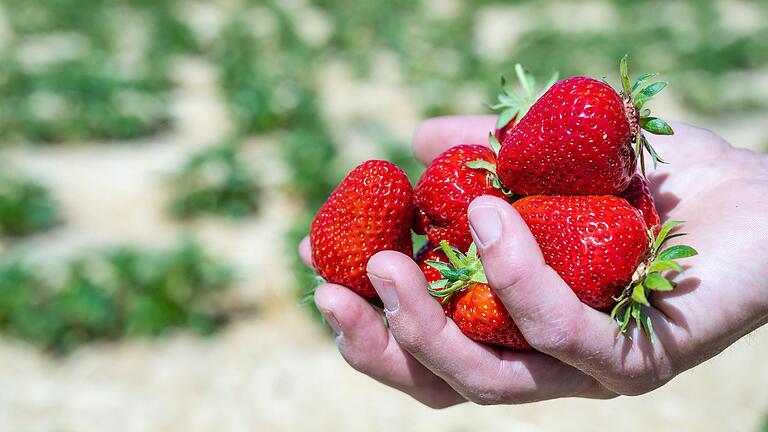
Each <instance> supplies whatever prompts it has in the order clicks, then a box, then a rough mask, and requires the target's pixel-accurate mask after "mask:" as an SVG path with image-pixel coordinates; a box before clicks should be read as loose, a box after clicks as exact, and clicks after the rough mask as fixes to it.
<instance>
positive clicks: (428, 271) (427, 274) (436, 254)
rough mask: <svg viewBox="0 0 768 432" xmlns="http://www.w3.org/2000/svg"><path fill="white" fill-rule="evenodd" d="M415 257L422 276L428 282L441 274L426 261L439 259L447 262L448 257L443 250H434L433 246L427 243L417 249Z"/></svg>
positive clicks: (438, 278) (434, 280) (435, 279)
mask: <svg viewBox="0 0 768 432" xmlns="http://www.w3.org/2000/svg"><path fill="white" fill-rule="evenodd" d="M415 259H416V263H417V264H418V265H419V268H421V271H422V272H423V273H424V278H425V279H426V280H427V282H428V283H432V282H436V281H439V280H440V279H442V278H443V275H441V274H440V271H438V270H437V269H436V268H434V267H432V266H431V265H429V264H428V263H427V261H439V262H444V263H447V262H448V258H446V256H445V254H444V253H443V252H441V251H440V250H435V247H434V246H432V245H430V244H429V243H427V244H425V245H424V246H423V247H422V248H421V249H419V251H418V252H417V253H416V258H415Z"/></svg>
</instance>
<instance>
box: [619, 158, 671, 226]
mask: <svg viewBox="0 0 768 432" xmlns="http://www.w3.org/2000/svg"><path fill="white" fill-rule="evenodd" d="M620 196H621V197H622V198H624V199H625V200H627V202H628V203H629V204H630V205H631V206H632V207H634V208H636V209H637V210H638V211H639V212H640V214H641V215H642V216H643V220H645V227H646V228H649V229H650V228H652V229H653V231H654V232H656V233H658V232H659V230H660V229H661V219H660V218H659V213H658V211H657V210H656V205H655V204H654V202H653V197H652V196H651V191H650V189H649V188H648V180H646V179H645V177H643V175H642V174H639V173H638V174H635V175H634V176H633V177H632V180H631V181H630V182H629V186H627V188H626V189H625V190H624V192H622V193H621V195H620Z"/></svg>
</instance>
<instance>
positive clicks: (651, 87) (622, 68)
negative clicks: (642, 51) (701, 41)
mask: <svg viewBox="0 0 768 432" xmlns="http://www.w3.org/2000/svg"><path fill="white" fill-rule="evenodd" d="M656 75H657V74H656V73H653V72H652V73H644V74H642V75H640V76H639V77H638V78H637V80H635V82H634V83H633V84H631V85H630V80H629V68H628V66H627V55H624V57H622V59H621V61H620V62H619V76H620V78H621V88H622V91H621V97H622V99H623V100H624V110H625V114H626V116H627V121H628V122H629V125H630V133H631V134H632V135H633V136H632V139H633V140H634V142H635V153H637V157H638V158H639V159H640V169H641V171H642V173H643V175H645V151H648V153H649V154H650V155H651V159H652V161H653V167H654V169H655V168H656V165H657V164H659V163H666V162H665V161H664V160H663V159H662V158H661V156H659V154H658V153H657V152H656V150H654V148H653V147H652V146H651V144H650V143H649V142H648V140H647V139H646V138H645V136H643V131H646V132H649V133H652V134H654V135H673V134H674V131H673V130H672V127H671V126H670V125H669V124H668V123H667V122H665V121H664V120H662V119H660V118H658V117H651V116H650V114H651V112H650V110H648V109H647V108H644V106H645V104H646V103H648V102H649V101H650V100H651V99H652V98H653V97H654V96H656V95H657V94H659V92H661V91H662V90H663V89H664V88H665V87H666V86H667V83H666V82H663V81H659V82H654V83H650V84H648V85H646V84H647V83H648V81H650V80H651V79H652V78H654V77H655V76H656Z"/></svg>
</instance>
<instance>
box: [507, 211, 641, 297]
mask: <svg viewBox="0 0 768 432" xmlns="http://www.w3.org/2000/svg"><path fill="white" fill-rule="evenodd" d="M513 206H514V207H515V209H516V210H517V211H518V213H520V216H522V218H523V220H525V223H526V224H527V225H528V228H530V229H531V232H532V233H533V236H534V237H536V242H537V243H538V244H539V247H540V248H541V251H542V253H543V254H544V260H545V261H546V263H547V264H549V265H550V266H551V267H552V268H553V269H554V270H555V271H556V272H557V273H558V274H560V276H561V277H562V278H563V279H564V280H565V282H566V283H568V285H569V286H570V287H571V288H572V289H573V291H574V292H575V293H576V295H577V296H578V297H579V299H581V301H582V302H584V303H586V304H588V305H589V306H591V307H593V308H595V309H600V310H605V309H608V308H610V307H611V306H613V304H614V303H615V301H614V300H613V299H614V297H617V296H618V295H619V294H621V290H622V289H624V287H625V286H627V284H628V283H629V282H630V280H632V274H633V273H634V272H635V269H636V268H637V266H638V265H639V264H640V263H641V262H643V261H644V260H645V259H646V258H647V256H648V252H649V238H648V232H647V229H646V228H645V222H644V221H643V218H642V216H640V213H639V212H638V211H637V210H636V209H634V208H632V206H630V205H629V204H628V203H627V202H626V201H625V200H624V199H621V198H618V197H614V196H531V197H526V198H522V199H520V200H518V201H516V202H515V203H514V204H513Z"/></svg>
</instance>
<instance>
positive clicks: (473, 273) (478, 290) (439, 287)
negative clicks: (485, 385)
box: [427, 241, 531, 350]
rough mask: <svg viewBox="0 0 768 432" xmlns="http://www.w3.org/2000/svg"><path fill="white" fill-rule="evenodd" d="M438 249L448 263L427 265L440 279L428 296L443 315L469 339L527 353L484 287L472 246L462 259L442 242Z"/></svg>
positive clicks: (493, 296)
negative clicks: (440, 304)
mask: <svg viewBox="0 0 768 432" xmlns="http://www.w3.org/2000/svg"><path fill="white" fill-rule="evenodd" d="M440 247H441V249H442V251H443V255H444V256H447V257H448V261H449V263H448V264H446V263H444V262H437V261H427V263H428V264H430V265H432V266H433V267H434V268H435V270H439V271H440V273H441V274H442V276H443V279H439V280H438V281H436V282H433V283H432V284H431V287H430V293H431V294H432V295H433V296H435V297H437V298H439V299H441V300H442V301H441V302H442V305H443V309H444V310H445V312H446V315H448V316H449V317H451V318H452V319H453V321H454V322H455V323H456V326H458V327H459V329H460V330H461V331H462V332H463V333H464V334H465V335H467V337H469V338H470V339H473V340H476V341H478V342H485V343H490V344H494V345H501V346H505V347H508V348H512V349H517V350H529V349H531V346H530V345H529V344H528V342H526V340H525V338H524V337H523V335H522V334H521V333H520V330H519V329H518V328H517V326H516V325H515V323H514V321H512V317H510V316H509V312H507V310H506V309H505V308H504V305H503V304H502V302H501V299H499V297H498V296H496V294H495V293H494V292H493V290H492V289H491V287H490V286H488V281H487V280H486V278H485V272H484V270H483V264H482V263H481V262H480V259H479V258H478V257H477V251H476V249H475V245H474V243H473V244H472V245H471V246H470V248H469V251H468V252H467V254H466V255H464V254H462V253H461V252H459V251H458V249H456V248H452V247H450V246H448V243H447V242H445V241H443V242H441V244H440Z"/></svg>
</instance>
